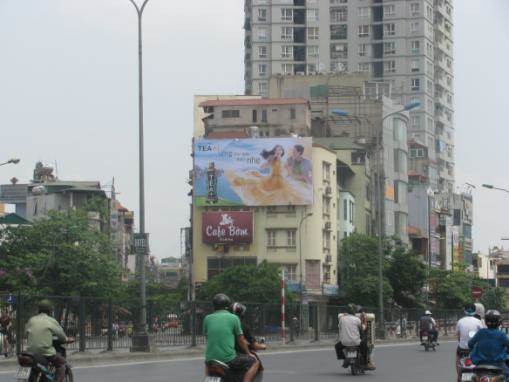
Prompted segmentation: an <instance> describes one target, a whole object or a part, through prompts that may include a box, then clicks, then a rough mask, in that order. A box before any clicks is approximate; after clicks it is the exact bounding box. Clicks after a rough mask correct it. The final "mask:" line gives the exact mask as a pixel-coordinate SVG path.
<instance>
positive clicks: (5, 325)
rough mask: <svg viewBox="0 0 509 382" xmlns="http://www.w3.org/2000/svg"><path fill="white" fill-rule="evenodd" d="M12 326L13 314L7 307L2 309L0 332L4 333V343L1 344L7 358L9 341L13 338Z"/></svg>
mask: <svg viewBox="0 0 509 382" xmlns="http://www.w3.org/2000/svg"><path fill="white" fill-rule="evenodd" d="M11 328H12V321H11V316H10V315H9V312H8V310H7V308H3V309H2V313H1V314H0V333H1V334H2V343H1V344H0V346H1V347H2V352H3V353H4V356H5V358H7V357H8V356H9V341H10V340H11V338H10V335H11Z"/></svg>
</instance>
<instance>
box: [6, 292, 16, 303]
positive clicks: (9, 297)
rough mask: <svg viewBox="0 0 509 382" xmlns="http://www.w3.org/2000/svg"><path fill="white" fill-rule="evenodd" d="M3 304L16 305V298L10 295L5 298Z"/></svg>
mask: <svg viewBox="0 0 509 382" xmlns="http://www.w3.org/2000/svg"><path fill="white" fill-rule="evenodd" d="M5 302H6V303H7V304H9V305H13V304H15V303H16V296H13V295H12V294H10V295H8V296H6V297H5Z"/></svg>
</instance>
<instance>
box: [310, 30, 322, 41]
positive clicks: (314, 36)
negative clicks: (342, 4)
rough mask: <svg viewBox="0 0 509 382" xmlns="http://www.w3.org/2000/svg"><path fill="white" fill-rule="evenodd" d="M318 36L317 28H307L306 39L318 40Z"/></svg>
mask: <svg viewBox="0 0 509 382" xmlns="http://www.w3.org/2000/svg"><path fill="white" fill-rule="evenodd" d="M319 38H320V35H319V29H318V28H316V27H313V28H308V40H318V39H319Z"/></svg>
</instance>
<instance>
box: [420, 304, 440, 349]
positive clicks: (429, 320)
mask: <svg viewBox="0 0 509 382" xmlns="http://www.w3.org/2000/svg"><path fill="white" fill-rule="evenodd" d="M419 326H420V331H419V338H420V339H421V342H422V336H423V334H424V333H428V335H430V336H431V338H432V340H433V342H438V330H437V322H436V321H435V319H434V318H433V313H431V312H430V311H429V310H427V311H425V312H424V315H423V316H422V317H421V320H420V325H419Z"/></svg>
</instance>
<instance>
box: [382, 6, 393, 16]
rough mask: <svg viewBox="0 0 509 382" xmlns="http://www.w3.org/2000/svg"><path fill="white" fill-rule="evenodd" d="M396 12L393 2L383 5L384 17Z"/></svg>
mask: <svg viewBox="0 0 509 382" xmlns="http://www.w3.org/2000/svg"><path fill="white" fill-rule="evenodd" d="M395 14H396V7H395V6H394V4H390V5H384V17H391V16H394V15H395Z"/></svg>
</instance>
